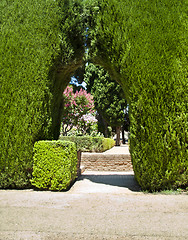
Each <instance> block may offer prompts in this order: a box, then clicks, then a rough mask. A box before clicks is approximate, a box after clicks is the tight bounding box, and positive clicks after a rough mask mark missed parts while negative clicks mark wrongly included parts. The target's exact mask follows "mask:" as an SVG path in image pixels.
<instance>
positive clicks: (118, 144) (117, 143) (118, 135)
mask: <svg viewBox="0 0 188 240" xmlns="http://www.w3.org/2000/svg"><path fill="white" fill-rule="evenodd" d="M120 131H121V127H116V146H120Z"/></svg>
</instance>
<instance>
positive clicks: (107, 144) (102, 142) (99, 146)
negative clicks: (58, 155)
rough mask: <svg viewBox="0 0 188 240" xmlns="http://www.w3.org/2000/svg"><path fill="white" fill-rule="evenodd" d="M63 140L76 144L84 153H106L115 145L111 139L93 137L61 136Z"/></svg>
mask: <svg viewBox="0 0 188 240" xmlns="http://www.w3.org/2000/svg"><path fill="white" fill-rule="evenodd" d="M60 139H61V140H65V141H71V142H75V143H76V145H77V149H78V150H80V151H82V152H104V151H106V150H108V149H110V148H112V147H113V146H114V145H115V141H114V140H113V139H111V138H104V137H91V136H61V137H60Z"/></svg>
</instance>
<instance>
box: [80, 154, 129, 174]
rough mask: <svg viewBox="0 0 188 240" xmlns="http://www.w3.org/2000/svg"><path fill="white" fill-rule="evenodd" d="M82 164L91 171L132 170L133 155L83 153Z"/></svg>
mask: <svg viewBox="0 0 188 240" xmlns="http://www.w3.org/2000/svg"><path fill="white" fill-rule="evenodd" d="M81 165H83V166H84V167H85V169H86V170H90V171H132V170H133V167H132V162H131V155H130V154H129V153H128V154H104V153H85V152H84V153H82V155H81Z"/></svg>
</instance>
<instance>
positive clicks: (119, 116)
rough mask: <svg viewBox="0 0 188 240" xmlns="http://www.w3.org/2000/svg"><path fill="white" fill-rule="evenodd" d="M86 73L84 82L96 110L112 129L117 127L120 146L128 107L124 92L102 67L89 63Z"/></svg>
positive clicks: (117, 138)
mask: <svg viewBox="0 0 188 240" xmlns="http://www.w3.org/2000/svg"><path fill="white" fill-rule="evenodd" d="M85 72H86V73H85V77H84V81H85V82H86V83H87V90H88V91H90V92H91V94H92V96H93V98H94V104H95V108H96V109H97V111H98V113H99V114H100V115H102V116H103V118H104V119H105V121H106V122H107V123H108V124H109V125H110V126H111V127H115V129H116V145H120V130H121V126H122V125H123V123H124V121H125V113H124V110H125V109H126V107H127V102H126V100H125V98H124V93H123V90H122V88H121V86H120V85H119V84H118V83H117V82H115V81H113V80H112V79H111V78H110V75H109V74H108V72H106V71H105V70H104V69H103V68H102V67H99V66H95V65H94V64H92V63H89V64H88V65H87V66H86V70H85Z"/></svg>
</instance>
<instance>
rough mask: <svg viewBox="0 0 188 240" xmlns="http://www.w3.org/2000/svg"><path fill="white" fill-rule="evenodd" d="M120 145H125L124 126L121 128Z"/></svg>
mask: <svg viewBox="0 0 188 240" xmlns="http://www.w3.org/2000/svg"><path fill="white" fill-rule="evenodd" d="M122 143H123V144H125V134H124V126H123V127H122Z"/></svg>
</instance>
